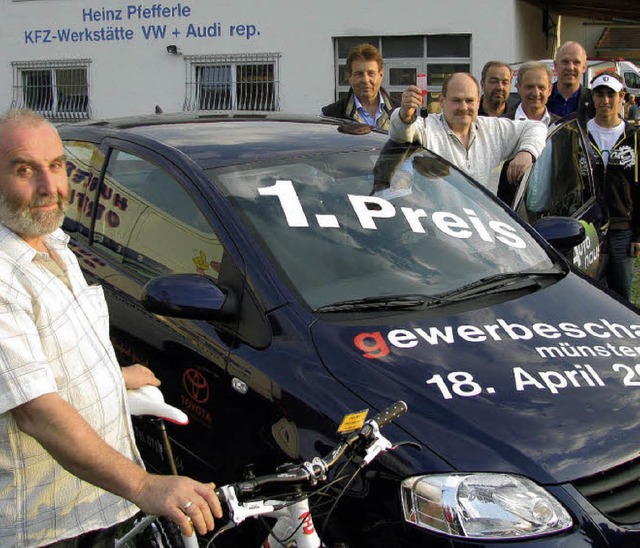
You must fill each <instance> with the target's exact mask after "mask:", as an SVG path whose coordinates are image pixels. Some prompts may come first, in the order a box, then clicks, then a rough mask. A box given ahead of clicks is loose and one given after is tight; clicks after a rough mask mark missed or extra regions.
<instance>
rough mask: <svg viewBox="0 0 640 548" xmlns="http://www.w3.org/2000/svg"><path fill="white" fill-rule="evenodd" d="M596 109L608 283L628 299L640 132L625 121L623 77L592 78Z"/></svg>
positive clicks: (639, 193) (638, 224)
mask: <svg viewBox="0 0 640 548" xmlns="http://www.w3.org/2000/svg"><path fill="white" fill-rule="evenodd" d="M590 87H591V93H592V95H593V103H594V106H595V110H596V115H595V117H594V118H592V119H591V120H589V121H588V122H587V130H588V132H589V142H590V145H591V146H590V154H591V158H592V161H593V165H594V166H595V173H596V177H597V178H598V179H599V182H600V184H601V187H602V188H603V189H604V199H605V202H606V204H607V208H608V210H609V229H608V231H607V236H606V241H607V244H608V250H609V262H608V264H607V272H606V278H607V285H608V286H609V287H610V288H611V289H612V290H613V291H615V292H616V293H618V294H619V295H621V296H623V297H625V298H626V299H628V298H629V297H630V295H631V281H632V279H633V263H634V259H635V257H638V256H639V255H640V190H639V189H638V132H637V131H636V130H635V128H634V127H633V125H632V124H630V123H626V122H625V121H624V120H622V119H621V118H620V115H619V113H620V106H621V104H622V100H623V97H624V84H623V83H622V78H620V76H618V75H617V74H616V73H615V72H603V73H601V74H598V75H596V76H595V78H593V80H591V86H590Z"/></svg>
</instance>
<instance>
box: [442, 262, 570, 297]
mask: <svg viewBox="0 0 640 548" xmlns="http://www.w3.org/2000/svg"><path fill="white" fill-rule="evenodd" d="M565 275H566V272H564V270H562V269H555V268H554V269H551V270H523V271H521V272H503V273H502V274H494V275H493V276H487V277H486V278H482V279H480V280H477V281H475V282H472V283H470V284H467V285H463V286H462V287H459V288H458V289H454V290H453V291H449V292H447V293H440V294H439V295H434V299H435V301H436V302H437V301H438V300H440V301H441V303H442V304H447V303H450V302H455V301H462V300H465V299H469V298H472V297H477V296H479V295H490V294H492V293H500V292H503V291H517V290H520V289H525V288H527V287H531V286H537V287H540V285H541V284H540V281H539V278H562V277H564V276H565Z"/></svg>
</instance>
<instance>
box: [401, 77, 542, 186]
mask: <svg viewBox="0 0 640 548" xmlns="http://www.w3.org/2000/svg"><path fill="white" fill-rule="evenodd" d="M440 103H441V105H442V113H441V114H430V115H429V116H428V117H427V118H420V119H418V117H417V112H418V110H419V109H420V107H421V106H422V94H421V91H420V88H418V87H417V86H409V87H408V88H407V89H406V90H405V91H404V92H403V94H402V103H401V106H400V108H398V109H396V110H394V111H393V114H392V116H391V127H390V130H389V137H390V138H391V139H393V140H394V141H404V142H414V141H416V142H419V143H420V144H422V145H423V146H425V147H426V148H428V149H430V150H432V151H434V152H435V153H437V154H439V155H440V156H442V157H443V158H445V159H447V160H449V161H450V162H451V163H453V164H454V165H456V166H458V167H459V168H460V169H461V170H463V171H465V172H466V173H467V174H469V175H470V176H471V177H473V178H475V179H476V180H477V181H478V182H479V183H481V184H483V185H484V186H485V187H486V188H487V189H489V190H490V191H491V192H493V193H494V194H495V193H496V191H497V190H498V183H499V179H500V166H501V164H502V162H504V161H505V160H511V163H510V165H509V168H508V170H507V178H508V180H509V182H510V183H511V184H517V183H518V182H520V180H521V179H522V176H523V175H524V173H525V171H526V170H527V168H528V167H529V166H530V165H531V164H532V163H533V162H534V161H535V160H536V158H537V157H538V156H539V155H540V153H541V152H542V149H543V148H544V145H545V139H546V136H547V128H546V126H545V125H544V124H542V123H541V122H534V121H530V120H509V119H506V118H494V117H484V116H481V117H478V106H479V104H480V86H479V85H478V81H477V80H476V79H475V78H474V77H473V76H472V75H471V74H468V73H463V72H458V73H454V74H452V75H450V76H449V77H447V78H446V80H445V81H444V83H443V85H442V96H441V98H440Z"/></svg>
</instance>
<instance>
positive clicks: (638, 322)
mask: <svg viewBox="0 0 640 548" xmlns="http://www.w3.org/2000/svg"><path fill="white" fill-rule="evenodd" d="M60 133H61V135H62V137H63V140H64V143H65V148H66V153H67V156H68V169H69V178H70V181H71V188H72V200H71V207H70V210H69V214H68V218H67V219H66V221H65V229H66V230H67V232H69V233H70V235H71V238H72V246H73V248H74V250H75V251H76V253H77V255H78V257H79V260H80V263H81V266H82V267H83V269H84V272H85V274H86V276H87V278H88V279H89V280H90V281H93V282H98V283H100V284H102V285H103V286H104V288H105V291H106V295H107V300H108V302H109V307H110V314H111V327H112V338H113V342H114V345H115V348H116V350H117V352H118V354H119V359H120V361H121V363H122V364H123V365H126V364H129V363H136V362H138V363H143V364H146V365H148V366H149V367H151V368H152V369H153V370H154V371H155V372H156V374H157V375H158V377H159V378H160V379H161V380H162V388H163V392H164V395H165V398H166V399H167V401H169V402H170V403H172V404H174V405H176V406H178V407H180V408H182V409H183V410H184V411H185V412H186V413H188V415H189V417H190V419H191V421H190V425H189V426H187V427H182V428H174V429H171V430H170V435H171V438H172V440H173V442H174V450H175V453H176V457H177V460H178V465H179V471H180V472H183V473H187V474H189V475H192V476H195V477H197V478H198V479H202V480H206V481H212V480H213V481H215V482H216V483H218V484H222V483H226V482H229V481H237V480H239V479H241V478H242V475H243V473H244V471H245V470H246V467H247V466H248V465H254V471H255V473H256V474H260V473H269V472H272V471H273V469H274V467H275V466H276V465H278V464H281V463H283V462H285V461H290V460H297V459H300V458H309V457H312V456H315V455H317V454H323V450H324V449H326V448H327V447H329V446H330V445H332V444H333V443H334V442H335V441H336V439H337V434H336V429H337V426H338V425H339V424H340V423H341V421H342V418H343V417H344V416H345V415H347V414H349V413H352V412H355V411H361V410H365V409H368V410H369V411H370V413H373V412H375V411H379V410H381V409H383V408H385V407H386V406H388V405H389V404H390V403H392V402H394V401H396V400H400V399H402V400H404V401H406V402H407V404H408V407H409V412H408V413H407V414H406V415H404V416H403V417H402V418H400V419H399V420H397V421H396V422H395V424H394V425H390V426H389V427H388V428H387V429H386V431H385V432H386V433H387V435H388V436H389V438H390V439H391V440H392V441H394V442H399V441H405V440H409V441H413V442H415V444H417V445H418V446H419V447H420V450H417V449H416V448H415V447H410V446H403V447H401V448H399V449H398V450H396V451H394V452H391V453H386V454H385V455H384V457H382V458H380V459H378V460H377V461H375V462H374V463H373V464H372V465H371V467H369V468H367V469H366V472H365V474H364V475H363V476H361V477H360V479H359V480H358V481H357V482H355V483H354V484H353V485H352V486H351V487H350V489H349V491H348V493H346V495H345V497H344V498H343V499H341V501H340V503H339V505H338V506H337V508H336V510H335V512H334V513H333V515H332V519H331V522H330V526H329V528H328V529H327V531H328V533H327V534H328V535H330V538H326V539H325V541H326V542H327V543H328V544H330V543H333V542H344V543H347V545H348V546H412V547H413V546H447V547H452V546H466V547H469V546H485V547H486V546H495V547H498V546H499V547H506V546H513V547H516V546H517V547H524V546H527V547H529V546H532V547H534V546H535V547H536V548H541V547H551V546H553V547H569V546H571V547H574V546H585V547H586V546H590V547H604V546H616V547H636V546H639V545H640V422H639V419H638V417H640V359H639V358H640V318H639V317H638V314H637V311H636V309H635V308H634V307H633V306H631V305H630V304H628V303H626V302H622V301H621V300H618V299H616V298H615V297H612V296H611V295H609V294H608V293H606V292H604V291H602V290H600V289H599V288H598V287H596V286H595V285H594V283H593V282H592V281H591V280H589V279H588V277H587V276H585V275H584V274H583V273H581V272H580V271H578V270H577V269H575V268H574V267H573V265H571V264H570V261H567V260H566V259H565V258H564V256H563V255H562V254H561V253H559V252H558V251H556V249H554V248H553V247H552V246H551V245H549V243H548V242H547V241H546V240H545V239H543V238H542V237H541V236H540V234H539V233H538V232H537V231H535V230H533V229H532V228H531V226H530V225H529V224H527V223H525V222H523V220H522V219H521V217H520V216H519V215H517V214H516V213H515V212H514V211H513V210H511V209H510V208H509V207H507V206H506V205H505V204H503V203H502V202H501V201H499V200H497V199H496V198H495V197H494V196H493V195H491V194H490V193H488V192H487V191H486V190H485V189H484V188H482V187H481V186H480V185H478V184H476V183H475V182H474V181H472V180H470V179H469V178H468V177H466V176H465V175H464V174H462V173H461V172H460V171H458V170H457V169H456V168H454V167H453V166H451V165H450V164H448V163H447V162H445V161H443V160H442V159H441V158H439V157H438V156H436V155H434V154H432V153H431V152H429V151H428V150H426V149H423V148H420V147H417V146H414V145H399V144H396V143H393V142H391V141H388V140H387V137H386V136H385V135H383V134H378V133H375V132H370V131H367V130H365V129H364V128H363V127H362V126H359V125H357V124H340V123H337V122H331V121H328V120H319V119H315V118H309V119H305V118H290V117H285V116H281V115H280V116H279V115H273V116H253V117H252V116H245V117H241V116H234V115H229V116H190V117H186V116H182V115H179V116H178V115H176V116H170V115H157V116H152V117H148V118H137V119H123V120H114V121H96V122H87V123H80V124H73V125H68V126H63V127H61V128H60ZM552 164H553V163H552ZM538 165H542V163H539V164H538ZM523 192H524V190H523ZM563 213H564V212H563ZM567 213H571V210H570V209H569V210H567ZM531 220H532V222H535V221H536V219H531ZM536 227H537V228H538V229H539V231H540V233H544V234H545V235H546V236H547V237H548V238H549V239H552V240H553V242H554V245H555V246H557V247H558V248H567V249H568V248H570V247H572V246H574V245H575V244H577V243H579V242H581V241H582V240H583V238H584V232H583V231H582V227H581V226H580V224H579V223H578V222H577V221H575V220H571V219H567V218H564V219H563V218H559V217H553V216H551V217H550V216H546V217H544V218H541V219H539V220H537V224H536ZM139 434H140V438H139V443H140V446H141V449H142V450H143V451H144V454H145V457H146V459H147V462H148V463H149V466H150V467H152V468H157V469H161V467H162V463H161V462H159V460H160V459H159V458H157V446H158V445H157V444H158V441H157V439H156V438H154V437H153V435H152V434H150V433H149V432H147V431H143V430H140V431H139ZM221 538H222V541H224V535H223V537H221ZM231 545H233V543H232V544H231ZM216 546H218V544H217V543H216Z"/></svg>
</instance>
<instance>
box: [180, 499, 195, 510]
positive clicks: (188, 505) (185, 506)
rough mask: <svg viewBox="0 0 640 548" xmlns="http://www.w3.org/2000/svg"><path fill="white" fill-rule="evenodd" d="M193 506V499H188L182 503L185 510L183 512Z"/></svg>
mask: <svg viewBox="0 0 640 548" xmlns="http://www.w3.org/2000/svg"><path fill="white" fill-rule="evenodd" d="M192 506H193V502H192V501H190V500H188V501H187V502H185V503H184V504H183V505H182V511H183V512H186V511H187V510H188V509H189V508H191V507H192Z"/></svg>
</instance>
